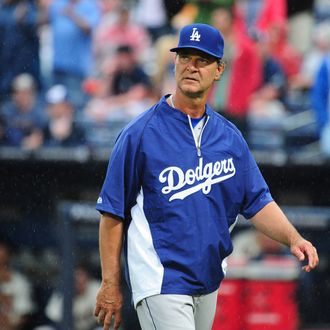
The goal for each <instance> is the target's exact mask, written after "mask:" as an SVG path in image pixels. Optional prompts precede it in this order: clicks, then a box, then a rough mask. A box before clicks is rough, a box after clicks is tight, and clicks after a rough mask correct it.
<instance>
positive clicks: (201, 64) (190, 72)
mask: <svg viewBox="0 0 330 330" xmlns="http://www.w3.org/2000/svg"><path fill="white" fill-rule="evenodd" d="M222 72H223V66H222V65H219V63H218V62H217V60H216V58H215V57H213V56H210V55H208V54H206V53H204V52H201V51H199V50H196V49H192V48H187V49H183V50H180V51H179V52H178V54H177V56H176V58H175V78H176V82H177V85H178V88H179V89H180V90H181V92H182V93H183V94H184V95H187V96H190V97H192V96H195V97H196V96H199V97H200V96H202V95H204V94H205V93H207V92H208V90H209V89H210V87H211V86H212V84H213V82H214V80H219V78H220V76H221V73H222Z"/></svg>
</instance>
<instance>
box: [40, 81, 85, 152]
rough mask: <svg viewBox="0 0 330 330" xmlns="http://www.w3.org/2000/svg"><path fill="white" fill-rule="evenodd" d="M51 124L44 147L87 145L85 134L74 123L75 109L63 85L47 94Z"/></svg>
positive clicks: (45, 131) (55, 87)
mask: <svg viewBox="0 0 330 330" xmlns="http://www.w3.org/2000/svg"><path fill="white" fill-rule="evenodd" d="M46 101H47V103H48V108H47V110H48V116H49V123H48V125H47V126H46V128H45V130H44V146H49V147H52V146H53V147H75V146H79V145H83V144H84V143H85V132H84V130H83V128H82V127H80V125H78V124H77V123H76V122H75V121H74V108H73V106H72V104H71V103H70V102H69V101H68V100H67V90H66V88H65V87H64V86H63V85H55V86H53V87H51V88H50V89H49V90H48V92H47V93H46Z"/></svg>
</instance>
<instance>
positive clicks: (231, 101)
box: [209, 7, 262, 135]
mask: <svg viewBox="0 0 330 330" xmlns="http://www.w3.org/2000/svg"><path fill="white" fill-rule="evenodd" d="M212 23H213V26H215V27H216V28H218V29H219V30H221V32H222V35H223V36H224V39H225V43H226V49H225V54H224V61H225V65H226V70H224V73H223V74H222V76H221V82H220V83H217V82H216V83H215V84H214V89H213V91H212V92H211V95H210V100H209V102H210V103H211V104H212V105H213V107H214V108H215V109H216V111H218V112H220V113H222V114H223V115H224V116H225V117H227V118H229V119H230V120H231V121H232V122H234V124H235V125H236V126H238V128H239V129H240V130H241V132H242V133H243V134H244V135H245V134H246V129H247V127H246V114H247V111H248V105H249V99H250V97H251V95H252V93H253V92H254V91H256V89H257V88H258V87H259V86H260V84H261V79H262V63H261V60H260V58H259V55H258V53H257V51H256V49H255V47H254V46H253V44H252V43H251V41H250V40H249V39H248V38H246V37H244V36H243V35H242V34H241V33H238V31H237V30H236V29H235V27H234V21H233V12H232V11H231V10H230V9H228V8H225V7H219V8H218V9H216V10H215V11H214V12H213V15H212ZM247 63H248V64H247ZM242 77H249V83H246V84H245V83H242Z"/></svg>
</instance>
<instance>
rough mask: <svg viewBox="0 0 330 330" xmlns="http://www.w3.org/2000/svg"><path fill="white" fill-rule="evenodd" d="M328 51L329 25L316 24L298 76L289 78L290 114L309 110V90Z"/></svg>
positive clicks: (288, 98) (329, 39) (288, 103)
mask: <svg viewBox="0 0 330 330" xmlns="http://www.w3.org/2000/svg"><path fill="white" fill-rule="evenodd" d="M329 50H330V23H329V22H326V21H325V22H322V23H319V24H316V25H315V26H314V28H313V32H312V47H311V49H310V50H309V51H308V52H307V53H305V54H304V57H303V60H302V64H301V67H300V70H299V72H298V74H296V75H294V76H292V77H291V78H290V85H289V86H288V90H287V97H286V107H287V108H288V109H289V110H290V111H292V112H300V111H305V110H309V109H311V89H312V86H313V85H314V81H315V77H316V75H317V72H318V70H319V68H320V66H321V64H322V61H323V59H324V56H325V54H326V53H327V52H328V51H329Z"/></svg>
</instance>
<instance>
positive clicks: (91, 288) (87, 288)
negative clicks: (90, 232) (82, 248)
mask: <svg viewBox="0 0 330 330" xmlns="http://www.w3.org/2000/svg"><path fill="white" fill-rule="evenodd" d="M99 286H100V282H99V281H98V280H95V279H93V278H92V277H91V276H90V274H89V272H88V270H87V268H86V267H84V266H78V267H77V269H76V270H75V273H74V289H75V294H74V298H73V325H74V327H73V330H90V329H94V327H96V325H97V323H96V318H95V317H94V313H93V312H94V306H95V300H96V295H97V291H98V289H99ZM45 311H46V315H47V316H48V318H49V319H50V320H52V321H53V322H55V323H57V324H59V323H60V322H61V320H62V311H63V296H62V294H61V293H60V292H57V291H55V292H54V293H53V294H52V295H51V297H50V299H49V301H48V304H47V306H46V310H45Z"/></svg>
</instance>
